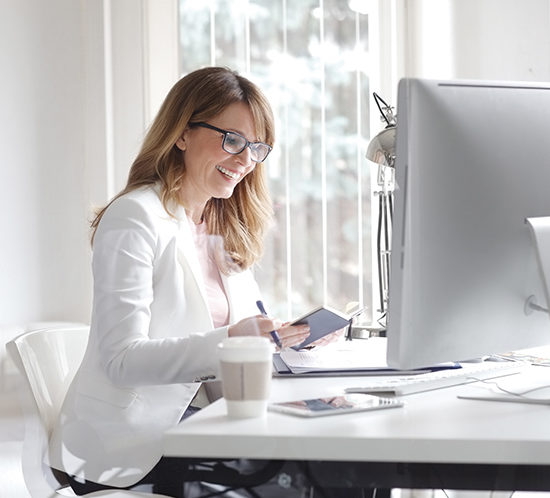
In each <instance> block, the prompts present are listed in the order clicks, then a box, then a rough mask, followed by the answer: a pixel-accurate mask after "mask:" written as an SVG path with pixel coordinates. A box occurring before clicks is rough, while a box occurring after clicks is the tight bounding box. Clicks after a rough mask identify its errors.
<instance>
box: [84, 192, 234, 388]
mask: <svg viewBox="0 0 550 498" xmlns="http://www.w3.org/2000/svg"><path fill="white" fill-rule="evenodd" d="M157 214H158V213H155V212H151V210H150V209H146V207H145V206H144V205H143V204H142V203H139V202H137V201H135V200H134V199H127V198H124V197H122V198H120V199H117V201H115V203H114V204H112V205H111V206H110V207H109V209H108V210H107V211H106V213H105V215H104V217H103V219H102V220H101V223H100V224H99V227H98V230H97V232H96V235H95V238H94V246H93V260H92V269H93V274H94V305H93V314H92V327H91V333H90V347H91V348H93V349H94V350H95V351H94V354H95V355H97V361H99V362H100V364H101V367H102V369H103V370H104V371H105V373H106V374H107V376H108V377H109V378H110V380H111V381H112V382H113V383H115V384H116V385H119V386H136V385H152V384H170V383H181V382H193V381H197V380H200V379H201V378H204V377H207V376H210V378H212V376H217V375H218V373H219V372H218V362H217V358H216V354H215V348H216V345H217V344H218V342H220V341H221V340H222V339H224V338H225V337H227V327H221V328H218V329H214V330H210V331H206V332H204V331H203V332H202V333H192V331H188V333H186V334H182V333H181V331H179V330H170V329H169V327H170V326H169V325H168V326H167V330H166V333H164V332H163V336H164V337H162V338H151V337H149V325H150V319H151V304H152V302H153V299H154V295H153V273H154V265H155V261H156V257H157V251H158V250H159V232H158V230H159V218H158V216H157ZM164 215H165V216H166V217H167V216H168V215H167V214H166V213H164ZM165 223H166V219H165ZM184 305H185V303H181V306H184ZM189 312H192V310H190V311H189ZM178 325H181V324H178ZM175 326H176V325H174V327H175ZM182 335H185V336H186V337H181V336H182ZM178 336H179V337H178Z"/></svg>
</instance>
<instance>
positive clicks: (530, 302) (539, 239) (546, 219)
mask: <svg viewBox="0 0 550 498" xmlns="http://www.w3.org/2000/svg"><path fill="white" fill-rule="evenodd" d="M525 223H527V225H529V228H530V229H531V235H532V239H533V242H534V244H535V251H536V253H537V262H538V267H539V271H540V276H541V279H542V285H543V289H544V297H545V298H546V303H545V304H546V306H550V299H549V297H550V294H549V292H548V290H549V289H550V216H540V217H536V218H526V219H525ZM533 310H536V311H544V312H546V313H548V308H545V307H543V306H541V305H540V304H539V303H537V302H536V299H535V296H530V297H529V298H528V299H527V302H526V303H525V312H526V313H531V312H532V311H533Z"/></svg>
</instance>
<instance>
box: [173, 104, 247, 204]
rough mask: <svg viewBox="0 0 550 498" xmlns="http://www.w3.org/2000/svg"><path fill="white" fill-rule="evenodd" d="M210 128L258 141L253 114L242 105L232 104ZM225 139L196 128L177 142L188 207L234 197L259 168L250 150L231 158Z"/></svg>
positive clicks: (210, 122)
mask: <svg viewBox="0 0 550 498" xmlns="http://www.w3.org/2000/svg"><path fill="white" fill-rule="evenodd" d="M208 124H210V125H213V126H216V127H218V128H221V129H223V130H227V131H234V132H236V133H238V134H240V135H242V136H244V137H245V138H247V139H248V140H249V141H250V142H255V141H257V137H256V132H255V126H254V119H253V117H252V113H251V111H250V109H249V107H248V106H247V105H246V104H244V103H242V102H236V103H234V104H231V105H230V106H228V107H227V108H226V109H225V110H224V111H223V112H222V113H220V114H218V115H217V116H216V117H214V118H212V119H210V120H208ZM223 138H224V137H223V134H222V133H219V132H217V131H215V130H211V129H208V128H203V127H198V126H195V127H189V128H187V129H186V130H185V131H184V133H183V135H182V137H181V138H180V139H179V140H178V141H177V143H176V145H177V146H178V147H179V148H180V149H181V150H182V151H183V157H184V161H185V176H184V178H183V182H182V197H183V200H184V201H185V202H186V203H190V204H193V205H197V204H203V205H204V204H205V203H206V202H207V201H208V200H209V199H210V198H212V197H215V198H218V199H227V198H229V197H231V195H232V194H233V189H234V188H235V186H236V185H237V183H239V181H241V180H242V178H244V177H245V176H246V175H247V174H248V173H250V172H251V171H252V170H253V169H254V167H255V166H256V163H255V162H254V161H252V159H251V157H250V149H249V148H248V147H246V148H245V149H244V150H243V151H242V152H241V153H240V154H229V153H228V152H226V151H225V150H223V148H222V142H223Z"/></svg>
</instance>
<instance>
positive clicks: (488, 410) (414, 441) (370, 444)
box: [164, 367, 550, 489]
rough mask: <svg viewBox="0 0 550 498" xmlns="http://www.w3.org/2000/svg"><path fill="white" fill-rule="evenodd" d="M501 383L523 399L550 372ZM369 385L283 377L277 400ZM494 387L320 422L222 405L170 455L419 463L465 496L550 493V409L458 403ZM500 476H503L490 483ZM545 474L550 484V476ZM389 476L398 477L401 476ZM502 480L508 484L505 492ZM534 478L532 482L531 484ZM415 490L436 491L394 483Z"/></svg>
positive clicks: (167, 449) (171, 441) (548, 381)
mask: <svg viewBox="0 0 550 498" xmlns="http://www.w3.org/2000/svg"><path fill="white" fill-rule="evenodd" d="M498 382H499V384H500V385H502V386H503V387H506V388H509V389H512V390H514V389H517V390H518V391H519V390H521V389H523V388H524V387H525V386H527V387H532V386H535V385H550V369H548V368H545V367H529V368H527V369H526V372H525V373H522V374H519V375H514V376H510V377H506V378H500V379H498ZM361 383H362V379H361V378H359V377H337V378H304V379H295V378H294V379H286V378H285V379H274V382H273V389H272V400H288V399H299V398H301V397H316V396H324V395H330V394H334V393H336V392H337V391H338V390H339V389H341V388H343V387H347V386H352V385H361ZM487 389H488V387H487V385H479V384H470V385H464V386H459V387H454V388H447V389H441V390H437V391H431V392H427V393H421V394H415V395H411V396H407V397H405V398H404V399H405V402H406V404H405V406H404V407H403V408H395V409H390V410H381V411H375V412H365V413H358V414H349V415H336V416H330V417H322V418H318V419H302V418H298V417H292V416H289V415H284V414H277V413H268V414H267V416H266V417H265V418H262V419H248V420H233V419H229V418H228V417H227V416H226V415H225V402H224V401H223V400H219V401H217V402H216V403H214V404H212V405H211V406H209V407H207V408H206V409H204V410H202V411H201V412H200V413H198V414H196V415H194V416H193V417H191V418H190V419H188V420H187V421H185V422H183V423H182V424H180V425H179V426H178V427H177V428H175V429H173V430H171V431H169V432H167V433H166V435H165V440H164V453H165V456H174V457H188V458H246V459H276V460H296V461H322V462H332V463H334V464H336V463H337V462H346V464H345V465H346V467H349V466H350V462H356V463H357V464H361V466H364V465H367V464H384V465H385V467H386V468H387V472H388V473H389V474H392V473H393V474H395V472H396V471H397V470H396V469H398V467H399V468H401V471H400V472H402V473H403V474H405V473H407V472H409V471H411V469H412V470H414V466H415V465H416V464H419V465H420V466H419V468H418V469H417V470H419V471H421V473H424V474H425V473H426V472H427V471H428V470H427V467H426V465H428V466H429V468H435V467H434V466H437V473H438V476H437V479H438V480H441V479H445V471H446V470H450V471H451V474H452V475H453V476H455V478H457V479H458V483H459V484H460V483H462V485H461V486H459V487H462V488H469V487H470V486H476V487H471V488H470V489H482V488H481V487H477V486H483V487H487V488H488V489H510V488H509V487H508V486H514V488H513V489H550V406H545V405H527V404H518V403H500V402H485V401H469V400H460V399H457V395H458V394H484V393H487ZM544 395H546V396H547V397H550V389H548V390H544V391H540V394H539V396H541V397H544ZM403 465H406V466H407V469H408V470H407V469H405V470H403ZM361 468H365V469H366V468H367V467H361ZM377 469H378V471H380V467H377ZM480 470H483V471H484V472H481V474H483V473H485V474H487V475H486V477H487V478H488V480H489V481H491V482H487V483H486V484H484V483H482V482H477V481H476V482H472V483H471V484H468V482H467V480H468V476H469V474H470V473H473V474H480V472H479V471H480ZM491 472H493V473H496V474H495V475H497V474H498V475H497V476H496V477H495V476H493V477H490V476H489V474H490V473H491ZM389 474H388V475H389ZM524 474H525V475H524ZM539 474H540V476H539ZM545 474H548V475H549V476H547V477H542V476H543V475H545ZM402 477H403V476H402ZM424 477H426V476H425V475H424ZM432 477H433V476H432ZM470 477H471V476H470ZM478 477H480V476H478ZM386 478H387V479H389V480H391V479H392V477H391V475H389V477H388V476H386ZM495 479H497V480H500V483H498V482H497V483H496V484H495V483H494V480H495ZM510 479H513V481H512V482H511V481H510ZM526 479H527V481H529V482H523V481H524V480H526ZM428 480H429V479H428ZM407 483H408V484H409V486H410V487H431V486H427V485H426V484H428V485H429V484H430V483H429V482H426V483H425V484H422V483H421V482H420V481H416V480H415V478H414V476H413V477H411V476H409V477H406V478H404V480H403V479H401V480H400V479H396V480H395V481H394V482H392V483H388V482H385V483H384V485H385V486H386V487H391V486H390V485H389V484H391V485H394V486H395V487H407V486H406V484H407ZM450 484H452V483H450ZM435 487H441V485H440V484H438V485H437V486H435ZM448 487H457V486H456V485H450V486H448Z"/></svg>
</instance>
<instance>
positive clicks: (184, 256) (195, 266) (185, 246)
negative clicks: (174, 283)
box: [178, 214, 213, 328]
mask: <svg viewBox="0 0 550 498" xmlns="http://www.w3.org/2000/svg"><path fill="white" fill-rule="evenodd" d="M188 223H189V222H188V221H187V216H186V215H185V214H183V216H180V217H179V232H178V262H179V263H180V265H181V266H182V269H183V273H184V285H185V289H184V292H185V297H186V299H187V300H188V301H190V304H191V303H192V306H193V309H194V311H195V313H196V315H197V316H200V317H201V321H202V320H204V321H205V323H208V324H209V325H210V328H213V323H212V317H211V316H210V310H209V307H208V300H207V294H206V289H205V285H204V278H203V275H202V270H201V264H200V262H199V258H198V256H197V251H196V250H195V245H194V243H193V236H192V234H191V229H190V228H189V224H188ZM189 277H191V278H189Z"/></svg>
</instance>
